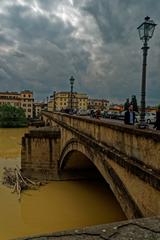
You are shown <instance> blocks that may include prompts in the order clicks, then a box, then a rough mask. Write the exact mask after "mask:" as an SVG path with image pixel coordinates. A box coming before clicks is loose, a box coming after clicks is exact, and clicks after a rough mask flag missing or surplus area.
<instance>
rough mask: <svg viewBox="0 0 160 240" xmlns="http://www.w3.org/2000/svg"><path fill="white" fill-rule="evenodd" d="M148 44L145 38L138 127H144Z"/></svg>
mask: <svg viewBox="0 0 160 240" xmlns="http://www.w3.org/2000/svg"><path fill="white" fill-rule="evenodd" d="M148 49H149V47H148V44H147V39H146V38H145V40H144V44H143V47H142V50H143V65H142V85H141V112H140V125H141V126H144V127H145V109H146V101H145V99H146V68H147V54H148Z"/></svg>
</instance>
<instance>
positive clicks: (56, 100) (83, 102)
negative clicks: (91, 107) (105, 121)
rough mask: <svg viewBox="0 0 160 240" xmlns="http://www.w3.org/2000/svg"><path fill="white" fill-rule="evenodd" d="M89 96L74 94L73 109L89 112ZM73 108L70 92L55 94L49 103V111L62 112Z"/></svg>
mask: <svg viewBox="0 0 160 240" xmlns="http://www.w3.org/2000/svg"><path fill="white" fill-rule="evenodd" d="M87 107H88V96H87V94H85V93H77V92H73V94H72V108H73V109H76V110H79V109H82V110H87ZM68 108H71V93H70V92H56V93H55V92H54V95H53V98H51V99H50V100H49V102H48V110H49V111H53V110H56V111H61V110H65V109H68Z"/></svg>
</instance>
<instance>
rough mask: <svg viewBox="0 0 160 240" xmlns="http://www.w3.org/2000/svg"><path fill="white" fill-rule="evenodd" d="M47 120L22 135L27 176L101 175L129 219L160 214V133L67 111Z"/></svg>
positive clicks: (52, 177) (53, 114) (48, 116)
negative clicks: (80, 115)
mask: <svg viewBox="0 0 160 240" xmlns="http://www.w3.org/2000/svg"><path fill="white" fill-rule="evenodd" d="M42 118H43V120H44V121H45V124H46V125H47V126H49V127H48V128H44V129H43V128H42V129H41V128H37V129H36V130H32V131H30V133H28V134H26V135H25V136H24V137H23V139H22V170H23V171H24V173H25V174H26V175H30V174H33V175H35V176H37V177H42V176H45V177H46V179H51V180H55V179H67V178H76V177H80V176H81V177H87V176H90V177H93V175H94V176H96V175H98V174H97V173H99V174H100V175H101V176H103V178H104V179H105V180H106V182H107V183H108V184H109V186H110V188H111V190H112V191H113V193H114V195H115V197H116V198H117V200H118V202H119V203H120V205H121V207H122V209H123V211H124V213H125V214H126V216H127V217H128V218H138V217H148V216H155V215H159V214H160V191H159V190H160V133H158V132H156V131H152V130H140V129H137V128H136V127H135V126H126V125H124V124H121V123H111V122H107V121H102V120H93V119H89V118H87V117H86V118H84V117H78V116H73V115H68V114H63V113H51V112H43V113H42ZM95 170H96V171H95Z"/></svg>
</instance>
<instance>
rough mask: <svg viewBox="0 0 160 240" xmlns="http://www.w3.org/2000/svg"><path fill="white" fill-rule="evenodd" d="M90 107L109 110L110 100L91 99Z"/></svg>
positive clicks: (89, 101)
mask: <svg viewBox="0 0 160 240" xmlns="http://www.w3.org/2000/svg"><path fill="white" fill-rule="evenodd" d="M88 108H89V109H100V110H107V109H108V108H109V101H108V100H105V99H89V100H88Z"/></svg>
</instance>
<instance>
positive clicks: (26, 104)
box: [0, 90, 34, 118]
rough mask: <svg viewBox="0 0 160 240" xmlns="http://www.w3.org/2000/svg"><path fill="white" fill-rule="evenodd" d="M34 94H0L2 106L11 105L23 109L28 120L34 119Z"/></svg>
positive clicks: (22, 92) (23, 92)
mask: <svg viewBox="0 0 160 240" xmlns="http://www.w3.org/2000/svg"><path fill="white" fill-rule="evenodd" d="M33 102H34V99H33V92H31V91H29V90H24V91H21V92H20V93H18V92H0V105H3V104H10V105H12V106H15V107H21V108H23V110H24V112H25V115H26V117H27V118H32V117H33Z"/></svg>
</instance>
